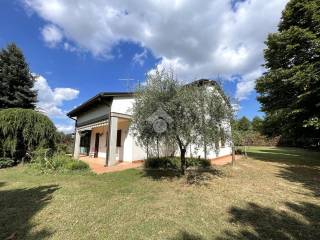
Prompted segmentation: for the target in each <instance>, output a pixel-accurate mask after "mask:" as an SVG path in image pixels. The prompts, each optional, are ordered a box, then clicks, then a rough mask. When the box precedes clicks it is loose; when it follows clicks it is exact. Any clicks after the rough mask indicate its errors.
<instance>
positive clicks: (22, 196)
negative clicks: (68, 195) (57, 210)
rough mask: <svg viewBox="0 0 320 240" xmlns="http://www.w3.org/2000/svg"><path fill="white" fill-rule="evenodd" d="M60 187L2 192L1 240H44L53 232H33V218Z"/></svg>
mask: <svg viewBox="0 0 320 240" xmlns="http://www.w3.org/2000/svg"><path fill="white" fill-rule="evenodd" d="M58 189H59V187H58V185H48V186H40V187H34V188H25V189H13V190H2V191H0V209H1V211H0V229H1V231H0V239H43V238H46V237H49V236H50V235H51V232H50V231H49V230H48V229H42V230H40V231H37V232H31V230H32V228H33V227H34V226H33V224H32V223H31V219H32V217H33V216H34V215H35V214H36V213H37V212H38V211H40V210H41V209H42V208H44V207H45V206H46V205H47V204H48V203H49V202H50V200H51V198H52V194H53V193H54V192H55V191H56V190H58Z"/></svg>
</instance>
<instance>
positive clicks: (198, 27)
mask: <svg viewBox="0 0 320 240" xmlns="http://www.w3.org/2000/svg"><path fill="white" fill-rule="evenodd" d="M95 2H97V3H95ZM141 2H143V1H141ZM181 2H182V3H181ZM186 2H187V1H186ZM225 2H226V1H220V0H218V1H216V3H215V5H214V6H211V5H212V4H211V3H210V1H208V3H205V1H204V2H203V6H199V4H198V5H197V6H191V5H190V4H191V3H190V4H189V5H188V4H187V3H185V1H176V2H175V4H176V5H174V6H173V7H171V6H170V5H171V4H170V3H168V6H164V5H166V4H161V6H157V5H156V3H155V4H150V3H149V5H148V4H147V3H145V4H144V5H143V6H138V3H137V4H136V5H132V2H130V1H123V2H122V3H121V4H119V3H118V2H117V1H106V4H105V5H104V4H102V5H101V6H100V5H99V4H101V1H94V0H93V1H92V2H91V3H90V4H89V5H88V6H84V5H86V3H85V2H83V1H74V2H73V4H72V5H70V4H69V2H68V1H63V0H52V1H39V0H25V1H24V0H15V1H12V0H2V1H1V2H0V16H1V21H0V47H1V48H2V47H5V46H6V44H8V43H10V42H15V43H16V44H17V45H18V46H19V47H20V48H21V49H22V50H23V52H24V54H25V57H26V59H27V61H28V63H29V65H30V69H31V71H32V72H33V73H35V74H38V75H40V76H41V79H40V80H39V82H38V83H37V87H38V89H39V94H40V99H39V105H40V107H42V108H43V110H44V111H46V112H47V114H48V115H49V117H50V118H51V119H52V120H53V121H54V123H55V124H56V125H57V126H58V128H59V129H60V130H64V131H71V130H72V121H71V120H69V119H68V118H67V117H65V113H66V112H67V111H69V110H71V109H73V108H74V107H75V106H77V105H79V104H81V103H82V102H84V101H85V100H87V99H88V98H90V97H92V96H93V95H95V94H97V93H98V92H102V91H127V90H128V86H133V85H134V84H136V83H137V82H138V81H144V79H145V74H146V73H147V72H148V71H150V70H152V69H154V68H155V67H157V66H168V65H170V67H173V68H174V69H175V71H176V73H177V75H178V77H179V78H181V79H184V80H188V81H191V80H194V79H197V78H203V77H205V78H212V79H220V80H222V83H223V87H224V89H225V91H226V92H227V94H228V95H229V96H231V97H232V98H236V99H238V102H239V104H240V110H239V112H238V116H239V117H241V116H247V117H249V118H252V117H254V116H255V115H260V116H261V115H262V113H261V112H259V104H258V102H257V101H256V93H255V91H254V80H255V78H256V77H258V76H260V75H261V73H262V72H263V69H262V68H261V64H263V55H262V51H263V48H264V44H263V41H264V40H265V37H266V36H267V34H268V33H269V32H273V31H275V30H276V25H277V23H278V22H279V18H280V13H281V10H282V9H283V7H284V5H285V3H286V1H280V0H274V1H270V2H271V3H268V4H265V5H261V3H259V1H254V0H252V1H249V2H248V1H243V0H242V1H234V0H233V1H231V2H229V3H228V4H226V3H225ZM260 2H261V1H260ZM279 2H281V4H280V3H279ZM141 4H142V3H140V2H139V5H141ZM206 4H209V5H208V6H206ZM210 7H212V9H213V10H212V11H216V10H215V9H217V11H219V15H217V14H215V23H214V24H213V23H212V26H211V25H210V24H211V21H208V20H210V19H211V18H206V17H202V16H199V14H195V16H194V17H193V18H192V20H190V19H189V18H191V17H192V14H191V16H190V11H192V12H193V9H194V12H196V11H197V8H198V9H200V10H202V9H209V10H210ZM261 7H263V8H265V12H266V11H267V12H266V13H265V15H266V16H265V18H266V19H267V21H268V22H267V23H266V24H264V26H261V25H260V26H258V25H257V26H255V24H254V22H258V23H261V22H264V21H266V19H264V17H260V16H259V15H256V13H255V8H260V9H261ZM83 9H85V11H84V12H82V11H83ZM88 9H89V11H88ZM100 9H104V10H103V12H100ZM141 9H143V10H141ZM171 11H173V12H171ZM223 11H224V12H223ZM198 12H199V11H198ZM69 13H70V14H69ZM213 14H214V13H213ZM86 15H88V16H86ZM105 15H106V17H105ZM204 15H206V14H204ZM260 15H261V14H260ZM79 16H80V17H79ZM184 17H185V18H184ZM257 17H259V18H261V19H258V20H257ZM229 18H230V20H225V19H229ZM252 19H255V21H254V22H252ZM248 23H250V25H248ZM204 24H205V25H206V24H207V25H208V27H204ZM234 25H235V26H234ZM263 27H265V28H266V29H261V28H263ZM225 29H228V31H225ZM244 29H245V31H244ZM246 31H248V33H246ZM208 36H210V37H212V41H211V40H210V41H208V40H207V39H208ZM126 78H130V79H134V80H133V81H124V80H120V79H126Z"/></svg>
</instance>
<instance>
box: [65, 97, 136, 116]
mask: <svg viewBox="0 0 320 240" xmlns="http://www.w3.org/2000/svg"><path fill="white" fill-rule="evenodd" d="M132 96H133V92H101V93H99V94H97V95H95V96H94V97H92V98H90V99H89V100H88V101H86V102H84V103H82V104H81V105H80V106H78V107H76V108H75V109H73V110H71V111H70V112H68V113H67V116H68V117H75V116H77V115H78V114H79V113H81V112H83V111H85V110H86V109H88V108H89V107H91V106H92V105H95V104H97V103H105V102H107V101H110V100H112V99H113V98H114V97H132Z"/></svg>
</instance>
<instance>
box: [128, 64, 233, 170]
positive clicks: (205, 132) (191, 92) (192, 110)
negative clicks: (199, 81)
mask: <svg viewBox="0 0 320 240" xmlns="http://www.w3.org/2000/svg"><path fill="white" fill-rule="evenodd" d="M212 87H213V90H212V91H209V90H208V89H207V88H205V89H204V88H201V87H199V86H198V85H194V84H189V85H183V84H181V82H179V81H178V80H177V79H175V77H174V74H173V73H172V72H170V71H169V72H168V71H166V70H163V71H159V70H157V71H155V73H152V74H149V75H148V77H147V81H146V85H145V86H142V87H140V88H138V89H137V91H136V101H135V104H134V107H133V118H132V125H131V129H132V130H133V132H134V134H135V135H136V136H137V138H138V140H139V142H140V143H141V144H142V145H143V146H145V147H147V149H148V146H150V145H155V143H156V145H157V146H158V145H159V144H158V143H159V142H166V141H169V142H170V143H174V144H175V145H176V146H177V147H178V148H179V150H180V160H181V173H182V174H184V173H185V168H186V157H185V155H186V150H187V147H188V146H189V145H190V144H197V145H198V146H202V147H203V146H204V145H205V146H212V145H213V146H214V147H219V146H216V142H217V141H219V140H220V139H221V137H222V135H223V136H224V135H225V133H222V131H220V128H221V126H222V125H223V123H224V122H228V121H229V118H230V116H231V114H230V112H231V111H230V107H229V105H228V104H227V102H226V100H227V99H225V98H223V96H222V95H221V94H220V92H217V91H215V90H214V89H217V88H216V87H214V86H212ZM201 94H203V95H204V96H206V97H205V98H201ZM203 101H205V102H203ZM201 103H202V104H203V107H202V108H199V104H201ZM204 117H205V121H204ZM204 139H206V140H205V141H204ZM158 152H159V150H158Z"/></svg>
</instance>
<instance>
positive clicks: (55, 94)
mask: <svg viewBox="0 0 320 240" xmlns="http://www.w3.org/2000/svg"><path fill="white" fill-rule="evenodd" d="M34 89H35V90H37V91H38V102H37V108H38V109H39V110H40V111H43V112H44V113H45V114H47V115H48V116H49V117H51V118H65V117H66V111H64V110H63V109H62V105H63V103H64V102H65V101H70V100H73V99H75V98H77V97H78V95H79V90H77V89H72V88H54V89H53V88H51V87H50V86H49V84H48V82H47V80H46V79H45V78H44V77H43V76H38V77H37V78H36V82H35V84H34Z"/></svg>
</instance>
